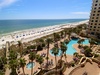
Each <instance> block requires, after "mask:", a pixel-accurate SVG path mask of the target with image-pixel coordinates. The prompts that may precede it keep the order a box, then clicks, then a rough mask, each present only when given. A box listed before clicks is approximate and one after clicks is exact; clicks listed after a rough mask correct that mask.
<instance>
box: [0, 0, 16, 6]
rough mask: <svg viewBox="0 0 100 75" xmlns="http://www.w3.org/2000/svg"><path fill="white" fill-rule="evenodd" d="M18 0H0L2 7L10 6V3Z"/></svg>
mask: <svg viewBox="0 0 100 75" xmlns="http://www.w3.org/2000/svg"><path fill="white" fill-rule="evenodd" d="M16 1H18V0H1V1H0V8H3V7H6V6H9V5H11V4H13V3H15V2H16Z"/></svg>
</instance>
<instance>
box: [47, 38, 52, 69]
mask: <svg viewBox="0 0 100 75" xmlns="http://www.w3.org/2000/svg"><path fill="white" fill-rule="evenodd" d="M51 42H52V39H50V38H48V39H46V43H47V63H48V58H49V57H48V56H49V47H50V43H51ZM47 68H48V66H47Z"/></svg>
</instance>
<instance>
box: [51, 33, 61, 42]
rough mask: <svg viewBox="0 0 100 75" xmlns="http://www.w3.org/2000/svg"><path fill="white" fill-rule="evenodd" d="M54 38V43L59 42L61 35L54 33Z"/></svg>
mask: <svg viewBox="0 0 100 75" xmlns="http://www.w3.org/2000/svg"><path fill="white" fill-rule="evenodd" d="M53 36H54V42H57V41H58V40H60V35H59V34H57V33H54V34H53Z"/></svg>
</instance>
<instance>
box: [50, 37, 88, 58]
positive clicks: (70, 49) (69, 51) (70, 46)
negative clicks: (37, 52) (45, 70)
mask: <svg viewBox="0 0 100 75" xmlns="http://www.w3.org/2000/svg"><path fill="white" fill-rule="evenodd" d="M77 41H78V39H75V40H71V41H70V42H69V43H68V44H67V45H66V46H67V51H66V54H68V55H73V54H74V53H75V52H76V50H75V49H74V48H73V45H74V44H77ZM83 44H84V45H87V44H89V40H88V39H85V41H84V42H83ZM50 54H51V55H53V54H52V50H50ZM60 55H61V50H59V53H58V55H57V56H60ZM53 56H54V55H53Z"/></svg>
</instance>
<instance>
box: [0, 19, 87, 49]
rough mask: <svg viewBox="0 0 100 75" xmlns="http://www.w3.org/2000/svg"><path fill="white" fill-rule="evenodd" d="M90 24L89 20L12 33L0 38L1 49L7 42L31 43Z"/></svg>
mask: <svg viewBox="0 0 100 75" xmlns="http://www.w3.org/2000/svg"><path fill="white" fill-rule="evenodd" d="M84 23H88V20H85V21H81V22H76V23H68V24H62V25H54V26H48V27H41V28H34V29H28V30H22V31H17V32H12V33H9V34H6V35H2V36H0V49H1V48H2V47H5V44H6V42H7V41H8V42H10V43H14V44H17V41H21V42H22V43H24V42H29V41H32V40H35V39H37V38H41V37H43V36H47V35H50V34H53V33H56V32H60V31H62V30H63V28H71V27H75V26H77V25H80V24H84Z"/></svg>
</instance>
